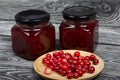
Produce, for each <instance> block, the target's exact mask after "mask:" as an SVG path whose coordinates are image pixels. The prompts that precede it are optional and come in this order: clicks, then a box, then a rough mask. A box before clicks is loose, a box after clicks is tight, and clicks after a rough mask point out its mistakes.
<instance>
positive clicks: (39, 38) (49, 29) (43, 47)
mask: <svg viewBox="0 0 120 80" xmlns="http://www.w3.org/2000/svg"><path fill="white" fill-rule="evenodd" d="M49 19H50V15H49V13H47V12H45V11H43V10H27V11H22V12H20V13H18V14H16V16H15V20H16V25H15V26H13V27H12V29H11V34H12V47H13V51H14V52H15V54H17V55H19V56H20V57H23V58H26V59H31V60H34V59H36V58H37V57H39V56H40V55H42V54H44V53H46V52H48V51H52V50H55V28H54V26H53V25H51V23H50V22H49Z"/></svg>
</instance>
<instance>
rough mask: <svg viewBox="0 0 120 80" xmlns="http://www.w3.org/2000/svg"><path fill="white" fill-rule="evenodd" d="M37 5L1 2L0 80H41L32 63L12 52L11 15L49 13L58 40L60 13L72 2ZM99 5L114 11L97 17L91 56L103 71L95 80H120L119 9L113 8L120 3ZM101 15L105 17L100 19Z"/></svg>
mask: <svg viewBox="0 0 120 80" xmlns="http://www.w3.org/2000/svg"><path fill="white" fill-rule="evenodd" d="M12 1H13V2H12ZM40 1H41V2H42V3H41V2H40ZM40 1H39V0H36V2H34V0H21V1H20V0H11V1H10V0H0V80H42V79H41V78H40V77H39V76H38V75H37V74H36V72H35V71H34V70H33V62H34V61H29V60H25V59H22V58H20V57H18V56H16V55H15V54H14V52H13V51H12V46H11V45H12V44H11V34H10V30H11V27H12V26H13V25H14V24H15V21H14V15H15V14H16V13H17V12H18V11H21V10H25V9H31V8H34V9H42V8H41V7H43V9H45V10H47V11H48V12H50V13H51V16H52V18H51V22H52V24H53V25H54V26H55V27H56V34H57V35H56V38H58V36H59V35H58V27H59V23H60V21H61V19H62V16H61V15H60V12H61V11H62V10H63V8H64V7H66V6H67V5H69V3H70V1H72V2H73V1H74V0H51V1H49V0H40ZM48 1H49V3H48ZM62 1H63V2H62ZM75 1H79V0H75ZM80 1H83V0H80ZM85 1H86V2H87V1H88V0H85ZM93 1H95V0H93ZM100 1H106V0H98V1H96V2H97V3H98V4H99V5H101V6H104V4H105V6H110V5H113V6H114V7H113V6H111V7H110V8H111V10H112V12H110V11H109V14H107V13H106V12H104V13H101V12H102V11H101V12H99V14H98V15H97V16H98V18H99V20H100V28H99V42H97V44H98V46H97V49H96V50H95V52H94V53H96V54H97V55H99V56H100V57H102V58H103V60H104V61H105V68H104V70H103V72H102V73H101V74H100V75H99V76H98V77H97V78H96V79H95V80H120V25H119V24H120V19H119V16H120V15H119V9H118V8H119V6H116V5H117V4H119V3H120V1H119V0H116V2H114V0H110V2H111V1H113V2H114V3H113V2H111V3H108V2H109V1H108V0H107V1H108V2H103V3H102V2H101V3H100ZM117 1H118V2H117ZM87 3H88V2H87ZM92 3H93V2H92ZM89 4H90V3H89ZM62 5H63V6H62ZM45 6H46V7H45ZM55 6H56V7H55ZM105 8H106V7H105ZM108 8H109V7H108ZM53 10H54V11H53ZM100 14H105V15H103V16H101V15H100ZM106 14H107V15H106ZM105 17H106V18H105Z"/></svg>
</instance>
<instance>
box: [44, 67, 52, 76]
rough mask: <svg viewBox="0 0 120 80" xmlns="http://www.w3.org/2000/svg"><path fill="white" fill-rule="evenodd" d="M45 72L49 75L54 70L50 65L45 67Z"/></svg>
mask: <svg viewBox="0 0 120 80" xmlns="http://www.w3.org/2000/svg"><path fill="white" fill-rule="evenodd" d="M44 73H45V74H47V75H50V74H51V73H52V70H51V69H50V68H48V67H46V68H45V70H44Z"/></svg>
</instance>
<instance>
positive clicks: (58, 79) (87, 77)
mask: <svg viewBox="0 0 120 80" xmlns="http://www.w3.org/2000/svg"><path fill="white" fill-rule="evenodd" d="M63 51H64V52H69V53H71V54H73V53H74V52H75V51H79V52H80V54H81V55H82V56H90V55H91V54H93V53H90V52H86V51H80V50H63ZM53 52H55V51H52V52H48V53H49V54H53ZM46 54H47V53H46ZM46 54H44V55H42V56H40V57H39V58H37V59H36V60H35V62H34V70H35V71H36V72H37V73H38V74H39V75H40V76H41V77H42V78H44V79H45V80H68V79H67V78H66V77H63V76H61V75H59V74H57V73H56V72H54V71H52V73H51V74H50V75H46V74H45V73H44V69H45V65H44V64H43V63H42V59H43V58H44V57H45V55H46ZM94 55H96V54H94ZM96 58H97V59H98V60H99V64H98V65H93V66H94V67H95V72H94V73H92V74H89V73H85V74H84V75H83V76H82V77H79V78H77V79H74V78H72V79H69V80H91V79H93V78H95V77H96V76H97V75H99V74H100V73H101V71H102V70H103V68H104V61H103V60H102V58H100V57H99V56H97V55H96Z"/></svg>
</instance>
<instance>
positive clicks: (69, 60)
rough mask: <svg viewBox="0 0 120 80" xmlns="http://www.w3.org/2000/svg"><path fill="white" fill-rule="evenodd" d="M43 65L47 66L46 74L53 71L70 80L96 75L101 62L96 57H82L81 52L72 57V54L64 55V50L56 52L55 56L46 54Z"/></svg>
mask: <svg viewBox="0 0 120 80" xmlns="http://www.w3.org/2000/svg"><path fill="white" fill-rule="evenodd" d="M42 62H43V64H45V65H46V66H47V68H45V74H51V71H55V72H56V73H58V74H60V75H62V76H67V78H68V79H71V78H78V77H81V76H82V75H84V74H85V73H86V72H87V73H90V74H92V73H94V72H95V67H94V66H91V63H92V64H93V65H97V64H98V63H99V60H98V59H97V58H96V56H95V55H93V54H91V55H90V56H81V55H80V52H79V51H76V52H74V53H73V55H71V54H70V53H68V52H67V53H64V51H63V50H61V51H59V52H54V53H53V55H51V54H46V56H45V58H43V59H42Z"/></svg>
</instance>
